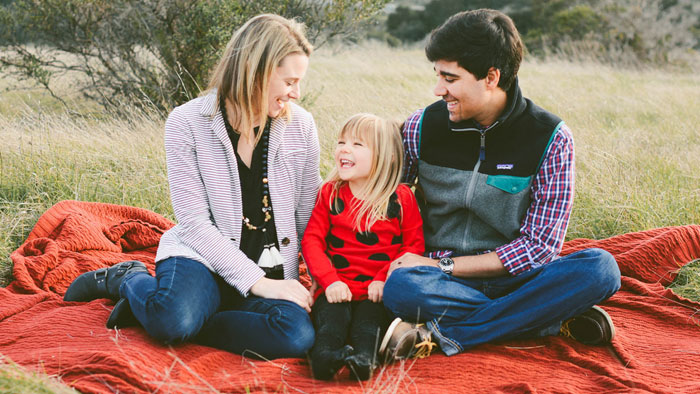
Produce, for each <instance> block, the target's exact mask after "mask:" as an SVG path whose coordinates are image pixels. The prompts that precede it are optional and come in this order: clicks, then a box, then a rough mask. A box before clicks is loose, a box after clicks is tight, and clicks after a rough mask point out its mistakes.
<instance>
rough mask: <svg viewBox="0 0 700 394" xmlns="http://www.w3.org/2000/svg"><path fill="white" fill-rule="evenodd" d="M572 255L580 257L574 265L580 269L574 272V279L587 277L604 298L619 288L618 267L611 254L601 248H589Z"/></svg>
mask: <svg viewBox="0 0 700 394" xmlns="http://www.w3.org/2000/svg"><path fill="white" fill-rule="evenodd" d="M573 256H575V257H576V259H580V262H581V264H577V265H576V266H577V267H578V269H579V270H580V271H582V272H578V273H577V274H576V276H577V278H575V280H582V279H584V278H587V279H588V282H589V283H590V286H591V287H592V288H595V289H597V290H598V291H599V292H600V293H601V295H602V296H603V297H605V298H607V297H610V296H612V295H613V294H615V292H616V291H617V290H619V289H620V268H619V267H618V265H617V262H616V261H615V257H613V255H612V254H610V253H609V252H607V251H605V250H603V249H598V248H591V249H585V250H582V251H580V252H578V253H576V254H575V255H572V257H573Z"/></svg>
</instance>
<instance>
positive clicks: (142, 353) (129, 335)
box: [0, 201, 700, 393]
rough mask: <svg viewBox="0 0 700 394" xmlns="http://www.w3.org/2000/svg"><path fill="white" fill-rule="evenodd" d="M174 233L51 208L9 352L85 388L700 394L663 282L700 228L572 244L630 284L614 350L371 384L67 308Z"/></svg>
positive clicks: (537, 347)
mask: <svg viewBox="0 0 700 394" xmlns="http://www.w3.org/2000/svg"><path fill="white" fill-rule="evenodd" d="M172 226H173V223H172V222H171V221H169V220H167V219H166V218H164V217H162V216H160V215H158V214H156V213H153V212H151V211H148V210H145V209H140V208H135V207H126V206H119V205H112V204H102V203H88V202H78V201H62V202H60V203H58V204H56V205H54V206H53V207H52V208H50V209H49V210H48V211H47V212H46V213H44V215H42V216H41V217H40V218H39V220H38V222H37V224H36V226H35V227H34V229H33V230H32V232H31V233H30V234H29V236H28V237H27V240H26V242H25V243H24V244H23V245H22V246H20V247H19V248H18V249H17V250H16V251H15V252H13V253H12V255H11V258H12V261H13V263H14V267H13V273H14V281H13V282H12V283H10V285H8V286H7V287H6V288H3V289H0V354H1V355H3V356H5V357H7V358H9V359H11V360H12V361H14V362H16V363H18V364H20V365H23V366H25V367H28V368H30V369H34V370H38V371H42V372H44V373H48V374H51V375H57V376H59V377H60V378H61V379H62V380H63V381H64V382H65V383H66V384H68V385H70V386H72V387H74V388H76V389H77V390H79V391H81V392H86V393H112V392H129V393H152V392H159V393H191V392H212V393H213V392H278V391H282V392H285V391H300V392H336V393H341V392H342V393H348V392H367V391H368V392H378V391H392V392H393V391H396V392H503V393H534V392H538V393H562V392H575V393H592V392H596V393H601V392H639V393H642V392H654V393H695V392H700V357H699V356H698V355H699V354H700V313H699V312H700V303H697V302H693V301H690V300H687V299H685V298H683V297H680V296H678V295H677V294H675V293H674V292H673V291H671V290H669V289H666V288H665V287H664V286H667V285H668V284H669V283H670V282H671V281H672V280H673V279H674V278H675V276H676V274H677V272H678V270H679V268H680V267H682V266H683V265H685V264H687V263H688V262H690V261H692V260H694V259H698V258H700V226H697V225H688V226H679V227H667V228H659V229H653V230H648V231H642V232H638V233H631V234H623V235H620V236H616V237H612V238H609V239H604V240H590V239H576V240H572V241H568V242H566V243H565V245H564V249H563V251H562V254H570V253H573V252H575V251H578V250H581V249H585V248H591V247H597V248H602V249H605V250H607V251H609V252H610V253H612V254H613V255H614V256H615V258H616V260H617V262H618V264H619V266H620V270H621V272H622V274H623V278H622V289H621V290H620V291H619V292H618V293H617V294H616V295H615V296H613V297H612V298H611V299H610V300H608V301H606V302H605V303H604V304H603V305H602V306H603V307H604V308H605V309H606V311H608V313H609V314H610V315H611V316H612V318H613V321H614V322H615V325H616V329H617V335H616V337H615V340H614V341H613V343H612V345H611V346H608V347H590V346H585V345H582V344H579V343H577V342H575V341H572V340H569V339H566V338H563V337H546V338H537V339H531V340H518V341H504V342H499V343H492V344H486V345H481V346H478V347H476V348H474V349H472V350H470V351H468V352H466V353H463V354H459V355H456V356H453V357H446V356H444V355H442V354H438V355H434V356H431V357H429V358H426V359H421V360H415V361H407V362H403V363H396V364H393V365H390V366H387V367H385V368H384V369H382V370H380V371H379V372H378V373H377V374H376V375H375V377H374V378H373V379H372V380H370V381H368V382H364V383H362V384H360V383H358V382H353V381H351V380H349V373H348V371H342V372H341V374H340V375H339V376H338V377H337V378H336V379H335V380H334V381H331V382H320V381H314V380H313V379H312V378H311V374H310V371H309V366H308V363H307V361H306V360H304V359H282V360H273V361H269V362H264V361H255V360H252V359H250V358H249V357H246V355H243V356H239V355H235V354H231V353H227V352H225V351H221V350H217V349H212V348H208V347H204V346H199V345H194V344H182V345H177V346H165V345H161V344H159V343H157V342H156V341H154V340H153V339H151V338H150V337H148V335H146V334H145V332H144V331H143V329H141V328H138V327H132V328H126V329H121V330H108V329H106V328H105V322H106V319H107V316H108V315H109V313H110V311H111V309H112V307H113V303H112V302H111V301H109V300H106V299H101V300H94V301H91V302H87V303H81V302H64V301H63V300H62V296H63V294H64V293H65V291H66V289H67V288H68V286H69V285H70V283H71V281H72V280H73V279H74V278H75V277H77V276H78V275H80V274H81V273H83V272H87V271H91V270H94V269H98V268H101V267H108V266H110V265H112V264H115V263H117V262H120V261H125V260H140V261H142V262H144V263H145V264H146V265H147V267H148V269H149V271H151V273H153V272H154V268H155V265H154V257H155V251H156V248H157V245H158V240H159V239H160V236H161V235H162V234H163V232H165V231H166V230H167V229H169V228H170V227H172ZM302 272H304V271H303V270H302ZM302 279H303V282H304V283H306V284H308V276H306V275H304V276H303V278H302Z"/></svg>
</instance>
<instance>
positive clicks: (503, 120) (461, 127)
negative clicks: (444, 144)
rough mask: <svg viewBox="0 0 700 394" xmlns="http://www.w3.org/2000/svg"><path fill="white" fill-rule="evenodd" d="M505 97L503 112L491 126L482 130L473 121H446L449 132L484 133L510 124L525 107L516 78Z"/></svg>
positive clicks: (481, 127)
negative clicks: (506, 98)
mask: <svg viewBox="0 0 700 394" xmlns="http://www.w3.org/2000/svg"><path fill="white" fill-rule="evenodd" d="M506 95H507V97H508V101H507V102H506V108H505V109H504V110H503V112H502V113H501V115H500V116H499V117H498V119H496V121H495V122H493V124H491V125H490V126H489V127H486V128H484V127H483V126H481V125H480V124H479V123H477V122H476V121H475V120H474V119H467V120H463V121H461V122H452V121H451V120H449V119H448V121H447V122H448V125H449V127H450V130H452V131H460V132H461V131H478V132H482V133H484V132H486V131H488V130H491V129H495V128H497V127H500V126H502V125H505V124H509V123H511V122H512V121H513V120H514V119H515V118H516V117H517V116H518V115H520V114H521V113H522V112H523V111H524V110H525V107H526V106H527V103H526V102H525V98H524V97H523V94H522V92H521V91H520V85H519V84H518V77H515V81H513V85H512V86H511V87H510V89H508V92H507V93H506Z"/></svg>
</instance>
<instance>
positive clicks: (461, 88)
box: [433, 60, 488, 124]
mask: <svg viewBox="0 0 700 394" xmlns="http://www.w3.org/2000/svg"><path fill="white" fill-rule="evenodd" d="M435 72H436V73H437V77H438V81H437V83H436V84H435V89H434V91H433V92H434V93H435V95H436V96H442V99H443V100H445V102H447V110H448V111H449V113H450V120H451V121H453V122H460V121H463V120H467V119H472V118H473V119H474V120H476V121H477V122H479V123H481V124H483V123H482V120H483V119H482V118H483V117H484V116H483V114H484V112H486V103H487V102H488V94H487V93H488V90H487V86H486V85H487V83H486V81H487V78H484V79H481V80H477V79H476V77H474V75H473V74H472V73H470V72H469V71H467V70H465V69H463V68H462V67H460V66H459V65H458V64H457V62H449V61H445V60H438V61H436V62H435Z"/></svg>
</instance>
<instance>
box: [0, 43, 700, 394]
mask: <svg viewBox="0 0 700 394" xmlns="http://www.w3.org/2000/svg"><path fill="white" fill-rule="evenodd" d="M434 80H435V77H434V73H433V71H432V66H431V64H430V63H428V61H427V60H425V57H424V55H423V53H422V51H421V50H419V49H389V48H386V47H384V46H381V45H372V44H369V45H364V46H361V47H357V48H353V49H339V48H323V49H322V50H320V51H318V52H317V53H315V54H314V55H313V57H312V60H311V66H310V69H309V71H308V73H307V78H306V79H305V81H304V85H303V88H302V90H303V91H302V93H303V94H304V96H305V97H304V99H303V105H304V106H305V107H306V108H307V109H308V110H309V111H311V113H312V114H313V115H314V117H315V119H316V122H317V126H318V129H319V134H320V139H321V144H322V148H323V157H322V172H323V173H324V174H325V173H326V172H327V171H328V170H329V169H330V166H331V165H332V162H331V155H332V147H333V145H334V143H335V136H336V134H337V132H338V131H339V130H340V127H341V126H342V124H343V123H344V121H345V120H346V119H347V118H348V117H350V116H351V115H353V114H355V113H357V112H372V113H376V114H378V115H381V116H385V117H389V118H393V119H397V120H403V119H405V118H406V117H407V116H408V115H409V114H410V113H411V112H412V111H414V110H415V109H417V108H420V107H423V106H425V105H427V104H429V103H431V102H433V101H435V100H436V97H435V96H433V94H432V87H433V83H434ZM7 83H8V81H2V80H0V90H1V89H3V88H4V87H5V86H7ZM65 83H66V87H65V88H66V89H68V88H69V84H68V83H67V82H65ZM520 83H521V87H522V89H523V92H524V94H525V96H526V97H529V98H531V99H533V101H534V102H536V103H538V104H539V105H541V106H543V107H545V108H547V109H549V110H551V111H552V112H554V113H556V114H557V115H559V116H560V117H562V118H563V119H564V120H565V121H566V122H567V124H568V125H569V126H570V128H571V129H572V130H573V133H574V138H575V140H576V153H577V175H576V193H577V194H576V200H575V204H574V209H573V212H572V216H571V224H570V227H569V232H568V235H567V239H573V238H579V237H585V238H593V239H602V238H607V237H610V236H613V235H617V234H622V233H627V232H634V231H641V230H645V229H650V228H655V227H664V226H675V225H685V224H697V223H700V209H698V207H699V206H700V160H698V158H699V157H700V133H698V125H700V111H698V110H697V103H698V102H700V76H699V75H698V74H697V73H694V72H691V71H689V70H686V71H683V70H675V71H674V70H651V69H650V70H637V71H633V70H621V69H616V68H613V67H609V66H602V65H598V64H573V63H566V62H546V63H540V62H526V63H525V64H523V65H522V67H521V71H520ZM3 84H5V85H4V86H3ZM70 103H71V105H74V106H75V107H74V108H72V111H68V112H67V111H66V110H65V108H64V107H63V105H62V104H59V103H57V102H56V101H55V100H54V99H52V98H51V97H50V96H49V95H47V94H45V93H43V92H41V91H36V90H31V89H29V90H22V91H13V92H10V93H8V94H5V93H3V94H2V95H0V139H1V140H2V141H3V144H2V145H1V146H0V278H1V279H0V284H7V283H8V281H9V280H10V279H11V275H10V267H11V262H10V259H9V254H10V252H11V251H12V250H14V249H16V248H17V247H18V246H19V245H20V244H21V243H22V242H23V240H24V239H25V238H26V236H27V234H28V233H29V231H30V230H31V228H32V226H33V225H34V223H35V222H36V220H37V218H38V217H39V215H41V213H43V212H44V211H45V210H46V209H48V208H49V207H50V206H51V205H53V204H54V203H56V202H58V201H61V200H64V199H76V200H84V201H100V202H109V203H116V204H126V205H133V206H139V207H143V208H147V209H150V210H153V211H155V212H158V213H160V214H163V215H164V216H166V217H168V218H170V219H174V218H173V215H172V208H171V206H170V201H169V193H168V187H167V178H166V168H165V155H164V151H163V136H162V129H163V123H164V120H163V119H162V117H160V116H158V115H154V114H148V113H143V112H141V111H137V110H134V111H132V115H131V116H130V117H129V118H128V119H114V118H112V117H110V116H108V115H104V114H101V113H100V112H99V111H95V109H94V107H92V106H90V105H89V104H85V103H80V99H79V98H74V99H71V101H70ZM85 108H89V110H85ZM76 112H82V113H83V115H76ZM672 287H673V288H674V290H675V291H677V292H678V293H679V294H681V295H683V296H685V297H688V298H691V299H694V300H700V264H699V263H697V262H696V263H693V264H689V265H687V266H686V267H684V268H682V269H680V272H679V275H678V279H677V280H676V282H674V284H673V285H672ZM16 368H17V367H15V366H12V365H11V364H6V367H2V368H0V373H2V374H3V375H0V385H2V384H4V382H5V380H6V379H9V378H6V376H8V374H11V373H14V372H12V371H15V370H16ZM0 387H2V386H0ZM10 392H22V391H21V390H19V389H18V390H17V391H15V390H10ZM26 392H28V391H26ZM53 392H61V391H53Z"/></svg>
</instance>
